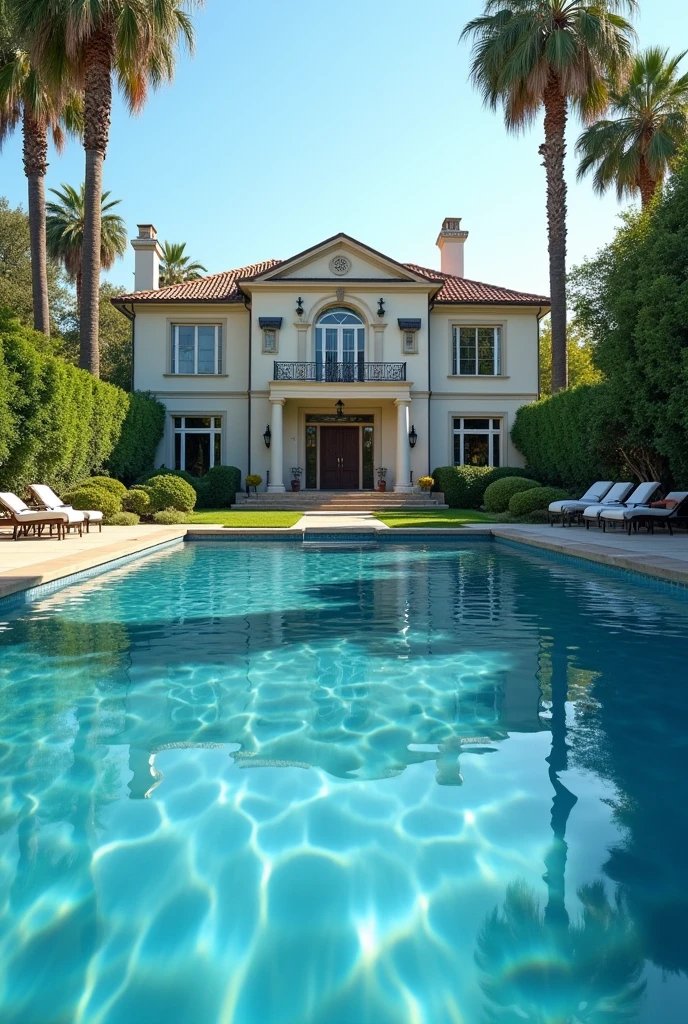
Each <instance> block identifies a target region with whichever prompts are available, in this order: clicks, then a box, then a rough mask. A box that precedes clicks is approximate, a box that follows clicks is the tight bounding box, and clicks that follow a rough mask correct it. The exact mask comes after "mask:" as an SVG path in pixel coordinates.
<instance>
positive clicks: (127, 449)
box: [107, 391, 170, 484]
mask: <svg viewBox="0 0 688 1024" xmlns="http://www.w3.org/2000/svg"><path fill="white" fill-rule="evenodd" d="M164 430H165V406H164V405H162V403H161V402H158V400H157V399H156V398H153V397H152V395H149V394H148V393H146V392H143V391H135V392H134V393H133V394H132V395H129V408H128V410H127V415H126V418H125V420H124V423H123V425H122V432H121V434H120V435H119V439H118V441H117V444H116V445H115V447H114V449H113V451H112V454H111V455H110V457H109V459H108V460H107V469H108V470H109V471H110V473H112V475H113V476H116V477H118V478H119V479H121V480H124V482H125V483H127V484H129V483H131V482H132V481H134V480H136V479H141V478H142V475H143V474H145V473H147V472H148V471H149V470H150V468H151V466H152V465H153V460H154V459H155V451H156V448H157V447H158V445H159V443H160V441H161V440H162V435H163V432H164ZM165 472H168V473H169V472H170V470H165ZM146 479H147V477H146ZM144 482H145V481H144Z"/></svg>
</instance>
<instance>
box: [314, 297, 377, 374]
mask: <svg viewBox="0 0 688 1024" xmlns="http://www.w3.org/2000/svg"><path fill="white" fill-rule="evenodd" d="M338 364H339V365H341V369H338ZM315 379H316V380H345V381H346V380H352V381H354V380H365V328H364V326H363V321H362V320H361V318H360V316H359V315H358V313H354V312H353V310H351V309H328V310H327V312H326V313H324V314H323V315H322V316H321V317H320V319H319V320H318V323H317V326H316V328H315Z"/></svg>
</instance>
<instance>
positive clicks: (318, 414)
mask: <svg viewBox="0 0 688 1024" xmlns="http://www.w3.org/2000/svg"><path fill="white" fill-rule="evenodd" d="M344 398H345V399H346V395H344ZM333 413H334V410H333V408H332V406H331V405H328V406H326V407H325V408H323V407H320V408H319V407H318V406H315V407H309V406H301V407H300V408H299V410H298V424H299V426H298V433H299V443H298V450H299V462H300V465H301V466H303V467H304V475H303V477H302V478H301V487H302V488H303V489H304V490H309V491H320V490H326V489H328V488H326V487H325V486H324V485H323V483H322V482H321V475H320V468H321V467H320V450H321V445H320V429H321V427H328V426H338V425H341V426H342V427H349V428H353V429H355V430H356V431H357V433H358V435H359V436H358V452H359V457H358V483H357V484H356V486H355V487H353V488H351V489H352V490H360V491H373V490H374V489H375V467H376V466H377V465H378V462H379V458H380V450H381V443H382V429H381V428H382V409H381V408H380V407H379V406H376V407H373V408H371V407H368V408H365V407H361V406H358V405H356V406H354V405H353V404H352V405H351V406H349V403H347V407H346V412H345V414H344V415H343V416H342V417H341V418H339V417H336V416H335V415H334V414H333ZM364 428H372V468H371V466H370V461H371V455H370V449H368V457H367V462H368V477H369V479H368V481H367V482H366V483H365V486H364V451H363V445H364ZM311 431H313V432H314V434H315V439H316V457H315V465H316V474H317V479H316V481H315V486H313V484H312V483H310V484H309V483H308V476H309V474H308V434H309V433H310V432H311ZM312 436H313V435H312V434H311V437H312ZM312 464H313V463H312V462H311V465H312ZM371 474H372V475H371Z"/></svg>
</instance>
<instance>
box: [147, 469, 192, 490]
mask: <svg viewBox="0 0 688 1024" xmlns="http://www.w3.org/2000/svg"><path fill="white" fill-rule="evenodd" d="M156 476H178V477H180V478H181V479H182V480H186V482H187V484H191V486H192V487H193V488H194V490H197V489H198V486H199V484H200V482H201V481H200V479H199V477H197V476H192V475H191V473H187V472H186V470H185V469H168V468H167V466H159V467H158V468H157V469H149V470H148V471H147V472H146V473H142V474H141V476H139V478H138V480H137V481H136V482H137V484H147V483H149V481H151V480H154V479H155V477H156Z"/></svg>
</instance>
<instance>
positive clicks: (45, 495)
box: [29, 484, 103, 523]
mask: <svg viewBox="0 0 688 1024" xmlns="http://www.w3.org/2000/svg"><path fill="white" fill-rule="evenodd" d="M29 488H30V489H31V490H32V491H33V493H34V494H35V495H36V497H37V498H38V500H39V501H40V502H42V504H43V505H45V507H46V508H52V509H56V510H57V511H62V509H65V508H71V507H72V506H71V505H65V504H63V502H62V501H61V500H60V498H59V497H58V496H57V494H55V491H54V490H53V489H52V487H48V485H47V484H29ZM81 514H82V515H83V517H84V519H87V520H88V521H89V523H97V522H99V521H100V520H101V519H102V518H103V513H102V512H95V511H91V510H90V509H82V510H81Z"/></svg>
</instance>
